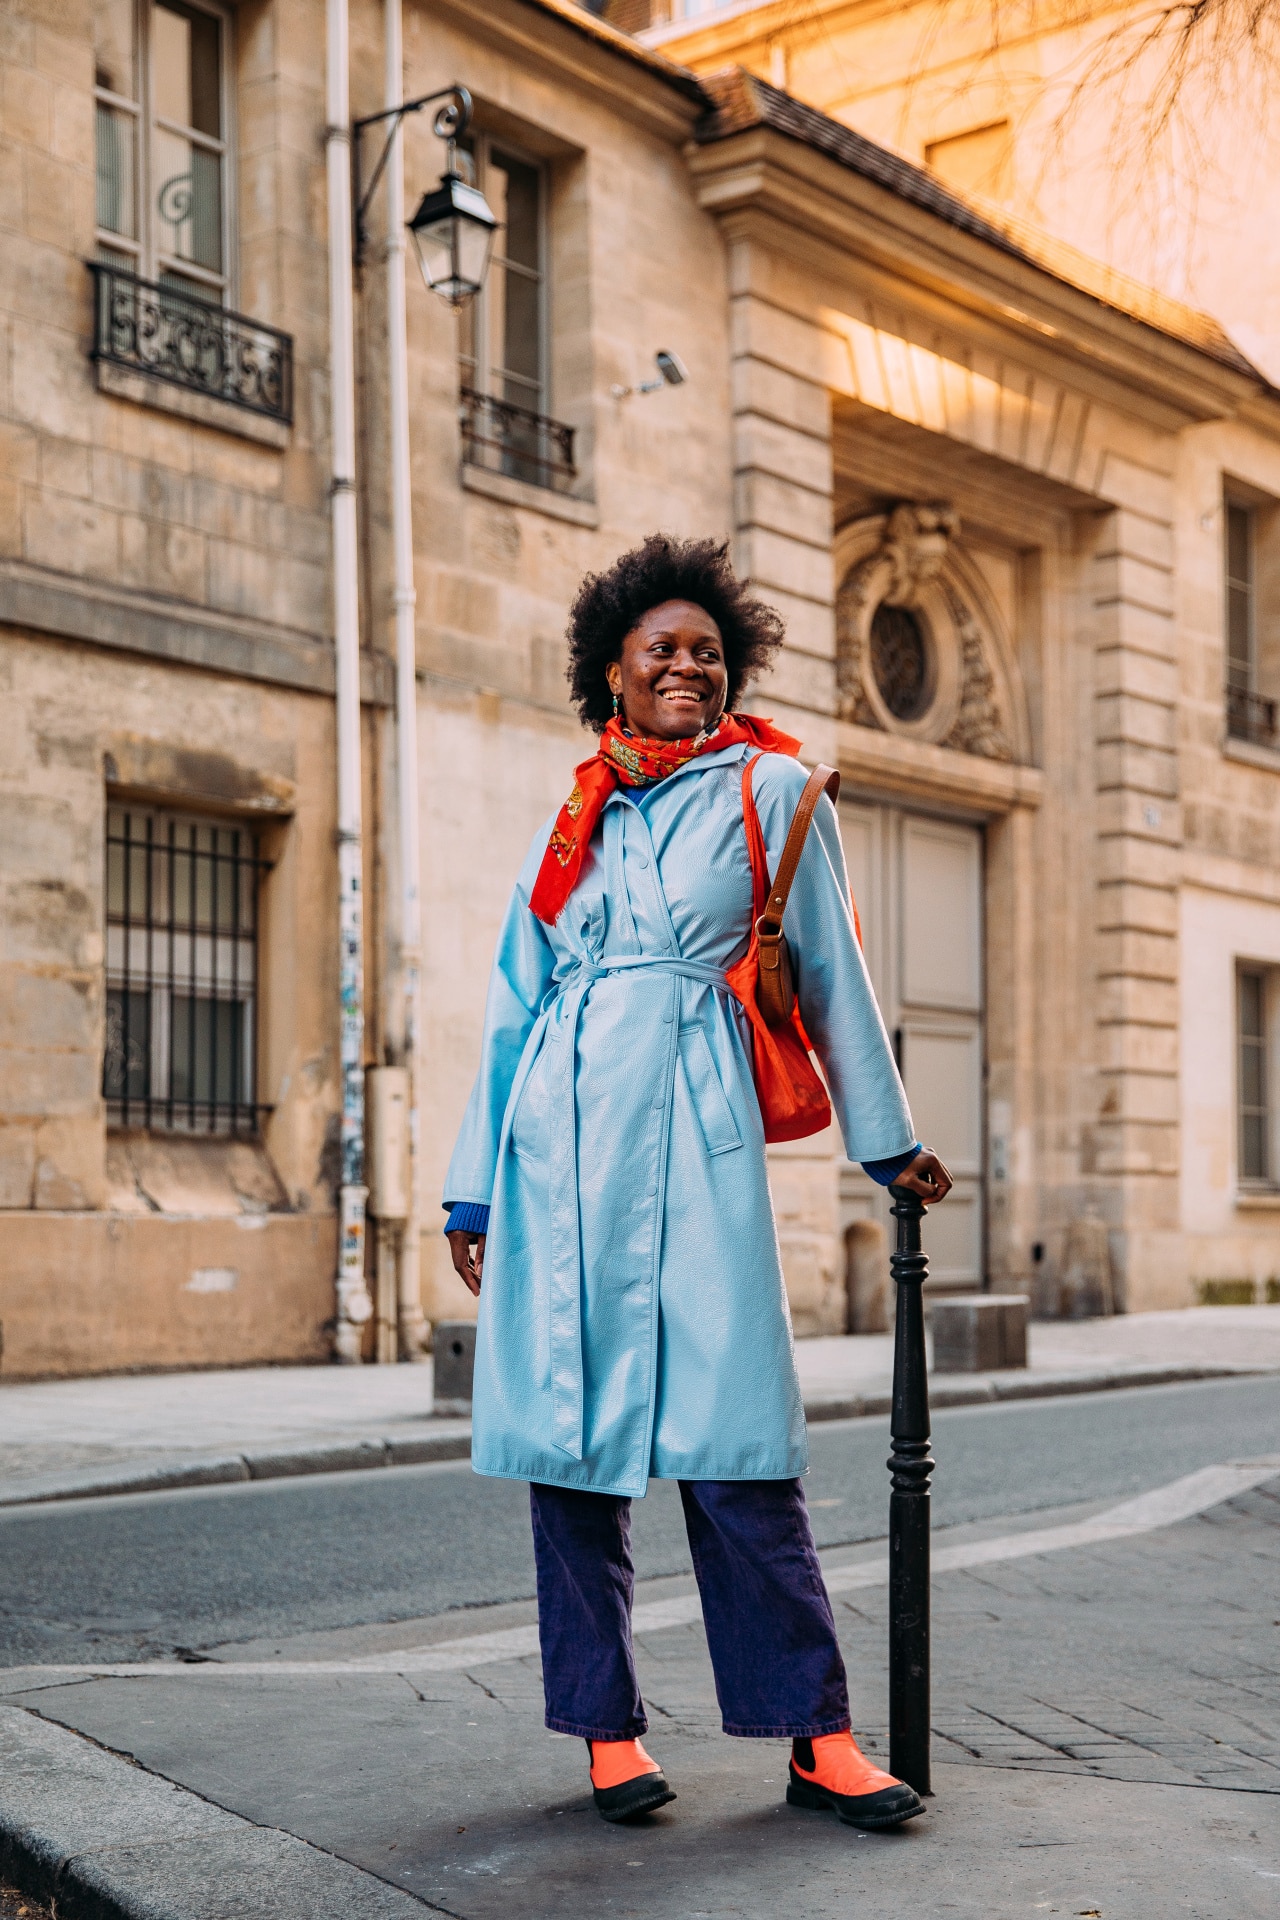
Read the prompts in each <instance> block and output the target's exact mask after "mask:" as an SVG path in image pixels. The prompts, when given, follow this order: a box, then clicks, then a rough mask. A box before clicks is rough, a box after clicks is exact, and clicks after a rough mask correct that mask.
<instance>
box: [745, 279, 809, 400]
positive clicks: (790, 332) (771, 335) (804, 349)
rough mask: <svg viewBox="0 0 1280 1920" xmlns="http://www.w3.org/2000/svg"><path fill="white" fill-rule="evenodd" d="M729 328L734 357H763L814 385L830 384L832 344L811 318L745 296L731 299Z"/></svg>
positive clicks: (769, 362) (772, 364)
mask: <svg viewBox="0 0 1280 1920" xmlns="http://www.w3.org/2000/svg"><path fill="white" fill-rule="evenodd" d="M729 327H730V343H731V346H732V350H733V353H734V355H735V357H737V358H746V357H750V358H751V359H753V360H764V361H766V362H767V363H768V364H769V365H771V366H775V367H781V368H782V369H783V370H784V371H785V372H787V373H792V374H799V375H800V376H801V377H802V378H803V379H805V380H811V381H813V382H814V383H815V384H820V385H823V386H828V385H830V384H831V381H832V373H833V368H832V345H833V344H834V343H833V341H832V337H831V336H829V335H824V333H823V332H822V330H821V329H820V328H819V327H816V326H815V325H814V324H813V322H812V321H811V320H802V319H800V318H798V316H797V315H795V314H793V313H786V312H784V311H783V309H782V308H781V307H775V306H770V305H768V304H767V303H766V302H765V301H763V300H758V299H754V298H751V297H749V296H748V297H745V298H742V299H738V300H735V301H734V302H733V305H732V307H731V308H730V312H729Z"/></svg>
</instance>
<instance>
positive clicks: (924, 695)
mask: <svg viewBox="0 0 1280 1920" xmlns="http://www.w3.org/2000/svg"><path fill="white" fill-rule="evenodd" d="M929 666H930V661H929V643H928V641H927V640H926V638H925V633H924V628H923V627H922V626H921V624H920V622H919V620H918V619H917V618H916V616H915V614H914V613H912V611H911V609H910V608H909V607H887V606H884V605H883V604H882V605H880V606H878V607H877V608H876V610H875V613H874V614H873V615H872V617H871V671H872V672H873V674H874V675H875V681H876V686H877V687H878V688H879V690H880V698H881V699H882V700H883V701H884V703H885V705H886V707H888V709H889V711H890V713H891V714H892V715H893V717H894V719H895V720H918V719H919V718H920V716H921V715H922V714H923V713H924V712H925V711H926V709H927V708H928V705H929V702H930V701H931V699H932V698H933V686H932V675H931V673H930V671H929Z"/></svg>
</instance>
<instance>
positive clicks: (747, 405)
mask: <svg viewBox="0 0 1280 1920" xmlns="http://www.w3.org/2000/svg"><path fill="white" fill-rule="evenodd" d="M732 397H733V410H734V412H735V413H758V414H762V415H763V416H764V417H765V418H766V419H768V420H776V421H778V422H780V423H781V425H783V426H786V427H795V428H796V429H797V430H798V431H799V432H801V433H807V434H809V435H811V436H812V438H813V439H815V440H824V441H825V440H827V439H828V438H829V436H830V432H831V401H830V398H829V396H828V393H827V389H826V387H825V386H822V385H820V384H819V383H818V382H816V381H813V380H806V379H804V378H803V377H802V376H801V375H799V374H796V373H791V372H787V371H785V370H784V369H783V368H782V367H775V366H771V365H770V364H769V363H768V362H767V361H765V360H754V359H749V358H747V359H741V360H735V361H734V363H733V371H732Z"/></svg>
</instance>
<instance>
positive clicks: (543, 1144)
mask: <svg viewBox="0 0 1280 1920" xmlns="http://www.w3.org/2000/svg"><path fill="white" fill-rule="evenodd" d="M549 1054H550V1049H549V1047H548V1045H547V1039H546V1035H545V1034H544V1036H543V1039H542V1044H541V1046H540V1047H539V1048H538V1057H537V1059H536V1060H535V1061H534V1063H533V1065H532V1066H531V1067H530V1069H529V1071H528V1073H527V1074H526V1075H525V1082H524V1085H523V1086H522V1087H521V1089H520V1093H519V1096H518V1098H517V1100H516V1106H515V1112H514V1113H513V1114H512V1116H511V1131H510V1133H509V1135H508V1139H509V1141H510V1144H511V1147H512V1150H513V1152H515V1153H518V1154H519V1155H520V1157H521V1159H523V1160H545V1159H546V1157H547V1147H548V1138H547V1105H548V1102H547V1067H548V1059H549Z"/></svg>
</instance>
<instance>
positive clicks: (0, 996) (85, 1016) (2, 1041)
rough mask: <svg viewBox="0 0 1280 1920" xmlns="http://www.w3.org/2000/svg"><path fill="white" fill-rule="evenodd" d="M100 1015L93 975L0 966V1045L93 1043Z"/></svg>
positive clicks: (59, 1046) (73, 1045) (87, 1045)
mask: <svg viewBox="0 0 1280 1920" xmlns="http://www.w3.org/2000/svg"><path fill="white" fill-rule="evenodd" d="M100 1020H101V1005H100V1000H99V995H98V992H97V989H96V983H95V982H94V981H93V980H91V979H88V978H85V977H83V976H81V977H75V976H71V975H63V976H62V977H59V976H57V975H56V974H55V975H50V974H47V973H34V972H32V971H30V970H29V969H27V968H25V967H5V968H4V969H3V970H0V1047H49V1048H53V1049H62V1048H67V1047H71V1048H91V1047H95V1046H96V1045H97V1043H98V1031H99V1022H100Z"/></svg>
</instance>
